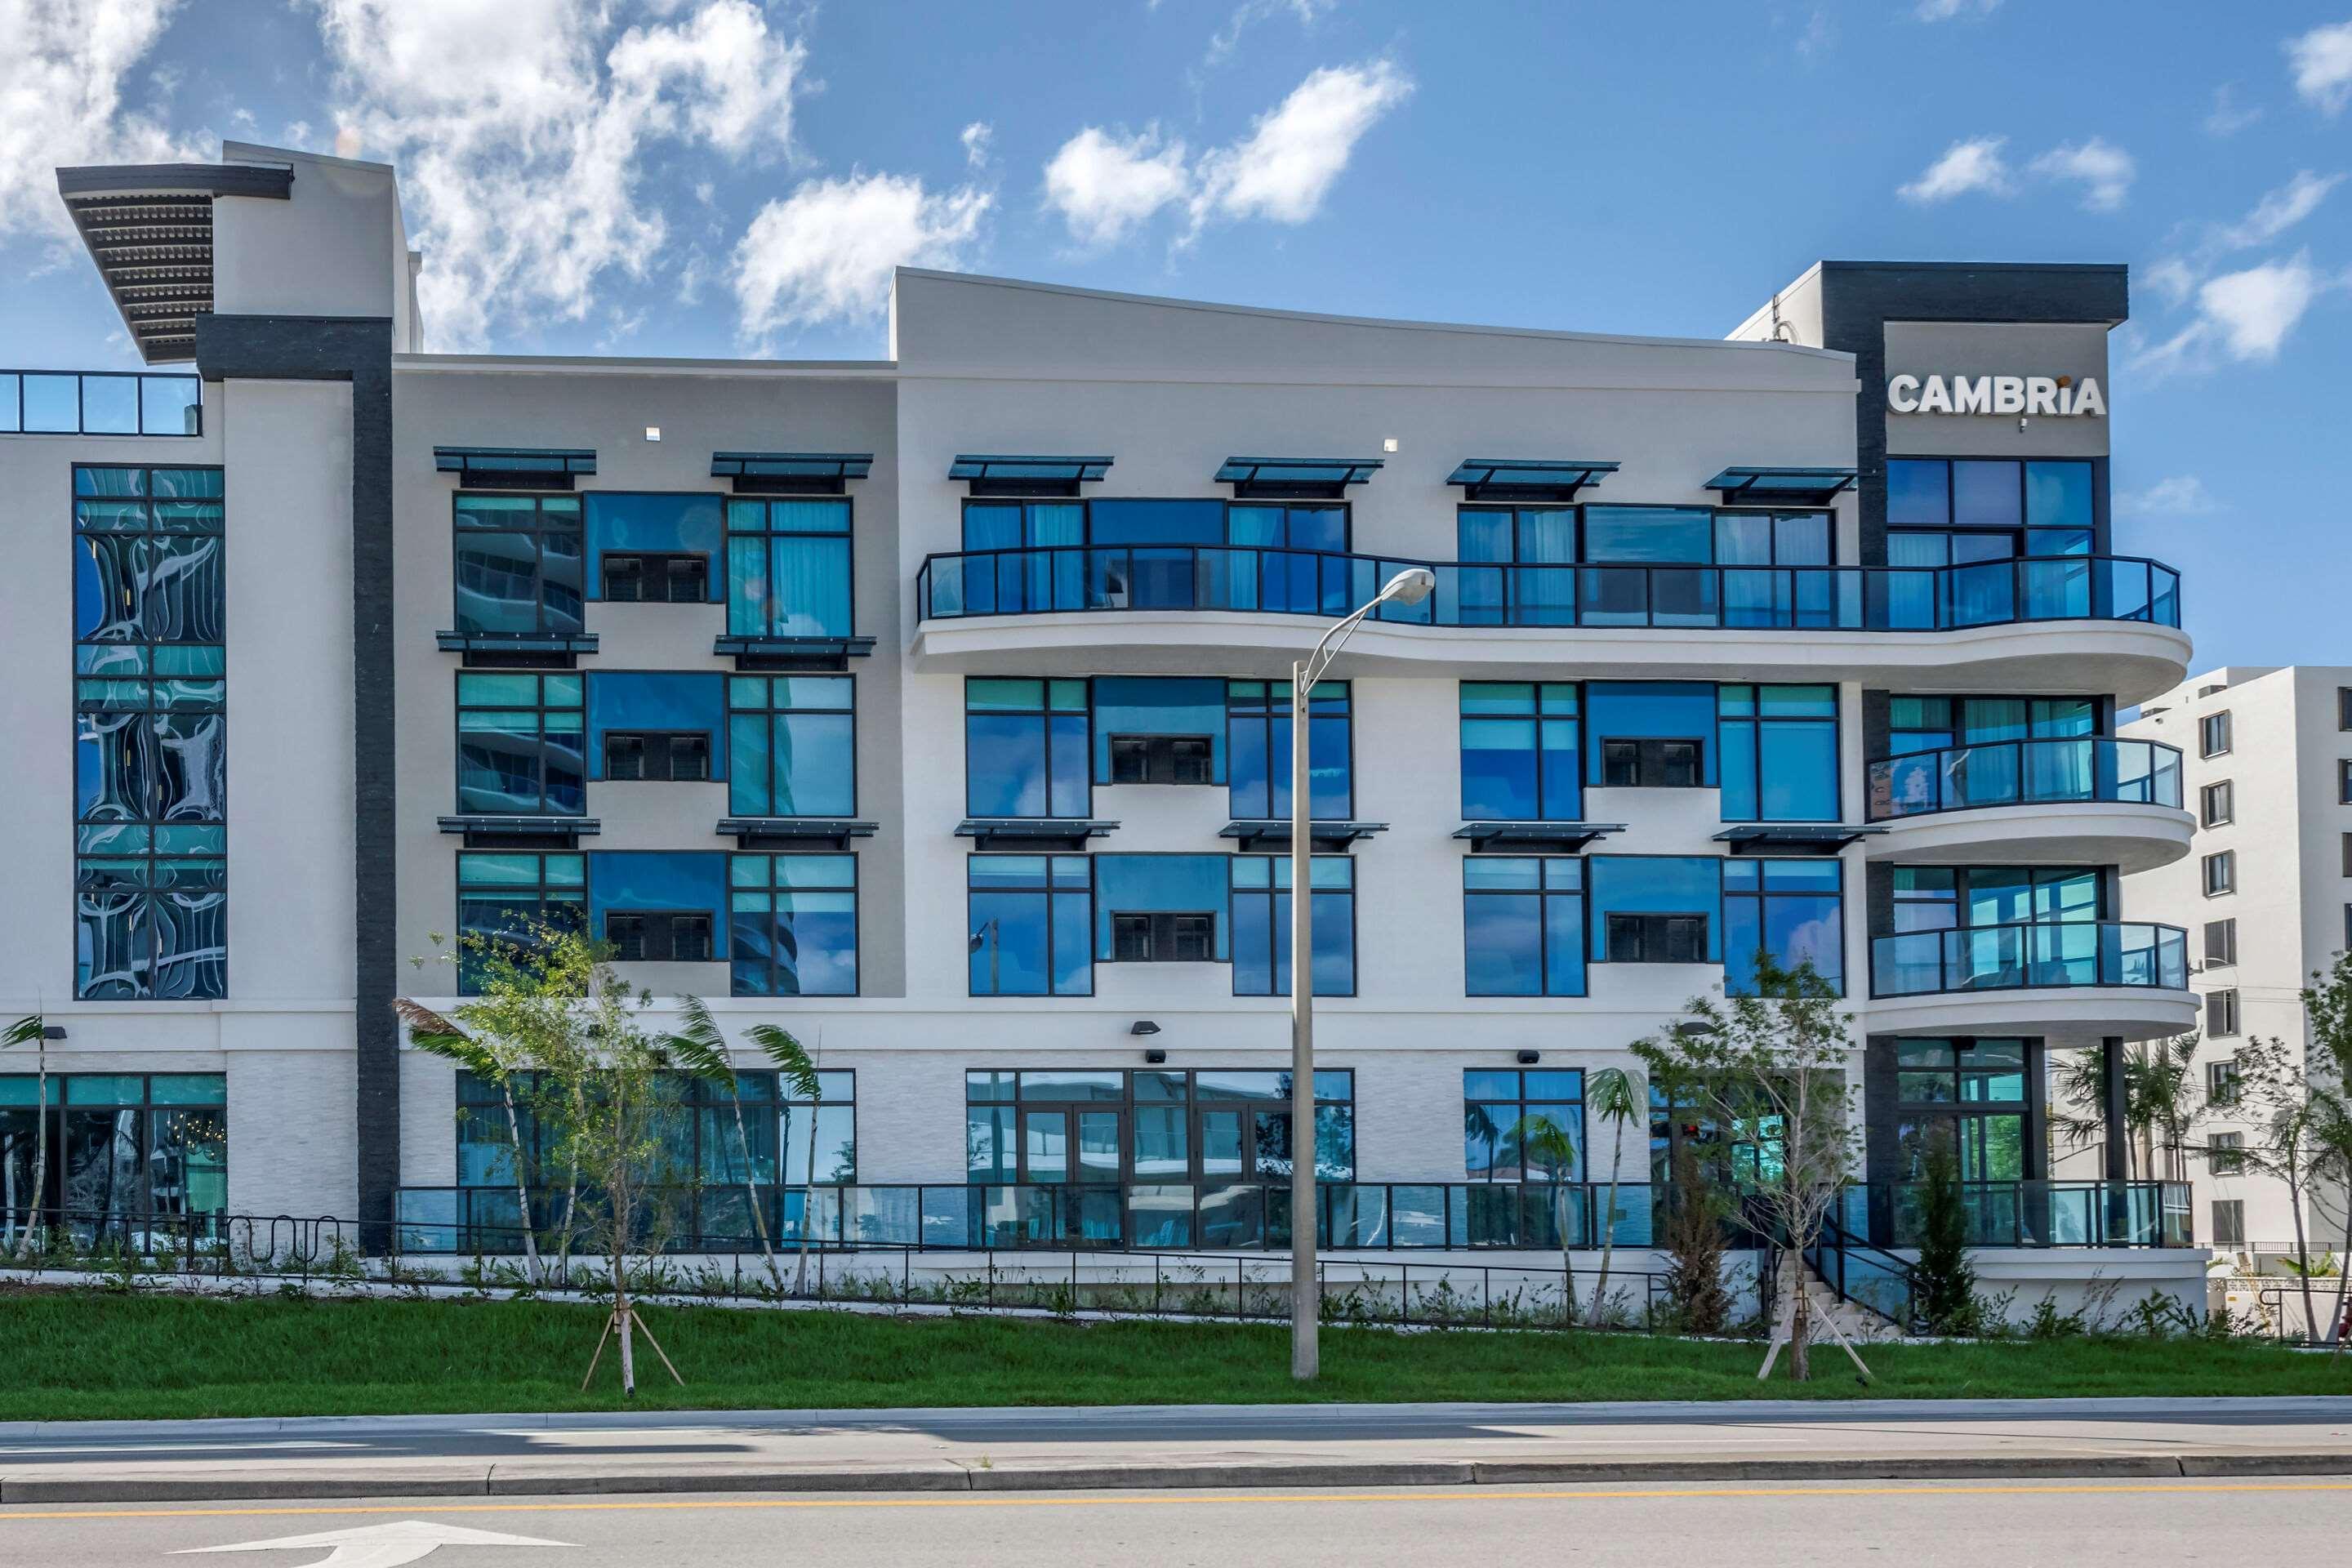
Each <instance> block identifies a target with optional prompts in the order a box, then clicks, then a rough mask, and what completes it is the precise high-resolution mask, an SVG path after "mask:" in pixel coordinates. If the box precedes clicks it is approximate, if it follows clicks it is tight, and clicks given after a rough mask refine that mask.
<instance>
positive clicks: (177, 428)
mask: <svg viewBox="0 0 2352 1568" xmlns="http://www.w3.org/2000/svg"><path fill="white" fill-rule="evenodd" d="M93 382H96V383H100V384H110V383H117V382H127V383H130V384H131V387H130V398H129V402H128V404H127V405H125V407H124V408H123V409H122V410H121V415H127V417H123V416H119V415H118V411H117V410H116V409H115V408H114V407H113V406H112V405H111V400H106V399H101V400H100V408H99V410H98V417H97V421H96V422H95V423H93V422H92V417H91V413H92V411H91V407H90V402H91V399H90V384H91V383H93ZM68 384H70V386H71V390H70V392H69V393H68V390H67V388H68ZM151 385H152V386H153V387H154V388H156V390H157V391H158V393H159V394H162V395H160V396H159V397H158V399H157V402H156V405H155V406H154V407H152V409H151V408H150V406H149V389H150V386H151ZM67 401H70V403H71V404H72V406H73V416H72V419H71V422H70V423H68V422H67V421H66V420H65V418H64V417H63V416H62V414H61V413H60V412H59V410H60V408H61V405H62V404H63V403H64V402H67ZM204 433H205V400H204V383H203V381H202V380H201V379H200V378H199V377H196V376H193V375H187V374H176V373H162V374H159V373H157V372H154V371H142V370H0V436H201V435H203V434H204Z"/></svg>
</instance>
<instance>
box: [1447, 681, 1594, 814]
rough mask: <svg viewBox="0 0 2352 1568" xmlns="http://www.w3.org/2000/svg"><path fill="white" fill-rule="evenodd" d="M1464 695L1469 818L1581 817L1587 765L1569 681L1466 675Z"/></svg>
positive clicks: (1465, 787)
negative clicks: (1581, 751) (1580, 746)
mask: <svg viewBox="0 0 2352 1568" xmlns="http://www.w3.org/2000/svg"><path fill="white" fill-rule="evenodd" d="M1461 702H1462V815H1463V816H1464V818H1465V820H1469V821H1474V822H1475V821H1480V820H1487V821H1500V822H1575V821H1578V820H1580V818H1581V816H1582V815H1583V811H1584V799H1583V789H1582V781H1581V774H1582V771H1583V770H1582V767H1581V765H1580V761H1579V752H1578V744H1577V724H1578V718H1577V709H1578V702H1577V689H1576V687H1575V686H1574V685H1573V684H1572V683H1570V682H1565V681H1546V682H1542V683H1540V684H1538V683H1537V682H1534V681H1521V680H1465V681H1464V682H1463V683H1462V694H1461Z"/></svg>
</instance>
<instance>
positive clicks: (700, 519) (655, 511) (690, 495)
mask: <svg viewBox="0 0 2352 1568" xmlns="http://www.w3.org/2000/svg"><path fill="white" fill-rule="evenodd" d="M576 499H577V502H578V504H579V505H580V507H581V509H582V520H583V527H584V529H585V531H586V534H587V543H588V549H587V569H586V573H585V575H586V578H587V581H588V584H589V585H590V596H591V597H602V595H603V584H604V557H605V556H606V555H608V554H619V555H699V556H700V557H702V559H703V560H704V562H705V563H711V564H709V565H707V566H706V568H705V570H704V572H703V591H704V593H706V594H707V595H709V597H710V598H712V599H716V598H717V597H718V596H719V595H718V593H717V587H718V578H719V573H718V571H717V569H716V565H715V563H716V562H717V560H718V558H719V555H720V554H721V552H723V551H724V549H725V524H724V521H723V508H724V507H725V506H726V505H727V504H729V503H728V501H727V499H726V498H725V497H723V496H719V495H717V494H713V493H711V492H709V491H707V490H698V491H683V492H678V493H674V494H662V493H656V492H640V491H631V490H589V491H587V492H585V493H584V494H583V495H581V496H579V497H578V498H576ZM753 504H758V503H753ZM845 504H846V503H845ZM728 629H729V630H730V631H731V630H734V629H735V627H734V626H732V625H731V624H730V626H729V628H728Z"/></svg>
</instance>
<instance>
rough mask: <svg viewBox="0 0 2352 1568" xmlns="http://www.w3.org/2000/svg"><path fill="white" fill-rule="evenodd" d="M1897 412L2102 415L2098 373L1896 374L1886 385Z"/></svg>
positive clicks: (1889, 403) (1888, 399)
mask: <svg viewBox="0 0 2352 1568" xmlns="http://www.w3.org/2000/svg"><path fill="white" fill-rule="evenodd" d="M1886 406H1887V407H1888V408H1889V409H1891V410H1893V411H1894V412H1895V413H1897V414H2000V415H2006V414H2022V415H2033V414H2042V415H2047V416H2052V417H2053V418H2073V417H2075V416H2086V417H2087V416H2097V417H2100V418H2105V416H2106V412H2107V400H2106V397H2105V395H2104V394H2102V393H2101V392H2100V391H2099V381H2098V377H2096V376H2091V375H2086V376H2083V377H2081V378H2079V379H2077V378H2076V377H2074V376H2065V375H2058V376H2050V375H1950V376H1946V375H1929V376H1916V375H1898V376H1895V377H1894V378H1893V379H1892V380H1890V381H1888V382H1887V384H1886Z"/></svg>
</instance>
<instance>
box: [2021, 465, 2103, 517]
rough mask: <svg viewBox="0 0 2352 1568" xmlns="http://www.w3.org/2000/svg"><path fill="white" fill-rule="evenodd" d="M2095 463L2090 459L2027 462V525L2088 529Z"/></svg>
mask: <svg viewBox="0 0 2352 1568" xmlns="http://www.w3.org/2000/svg"><path fill="white" fill-rule="evenodd" d="M2093 521H2094V520H2093V517H2092V511H2091V465H2090V464H2089V463H2088V462H2087V461H2067V462H2037V463H2028V464H2026V465H2025V526H2026V527H2028V528H2079V529H2084V530H2088V529H2089V528H2090V527H2091V526H2092V523H2093Z"/></svg>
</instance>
